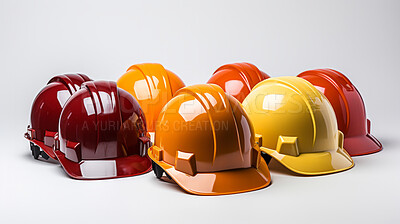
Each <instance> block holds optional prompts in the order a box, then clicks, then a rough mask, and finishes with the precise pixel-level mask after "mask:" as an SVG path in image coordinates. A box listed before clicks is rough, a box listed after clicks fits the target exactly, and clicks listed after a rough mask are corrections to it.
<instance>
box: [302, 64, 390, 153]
mask: <svg viewBox="0 0 400 224" xmlns="http://www.w3.org/2000/svg"><path fill="white" fill-rule="evenodd" d="M298 77H300V78H303V79H306V80H307V81H309V82H311V84H313V85H314V86H315V87H316V88H317V89H318V90H319V91H321V92H322V93H323V94H324V95H325V96H326V97H327V98H328V100H329V101H330V103H331V104H332V106H333V109H334V110H335V114H336V118H337V122H338V126H339V130H341V131H342V132H343V133H344V148H345V149H346V150H347V152H349V154H350V155H351V156H358V155H365V154H370V153H375V152H379V151H381V150H382V144H381V143H380V142H379V141H378V140H377V139H376V138H375V137H374V136H373V135H372V134H371V133H370V131H369V130H368V129H369V126H370V123H369V121H368V120H367V116H366V112H365V105H364V101H363V99H362V97H361V94H360V93H359V92H358V90H357V89H356V87H355V86H354V85H353V84H352V83H351V82H350V80H349V79H348V78H347V77H346V76H345V75H343V74H342V73H340V72H338V71H335V70H332V69H316V70H309V71H305V72H303V73H301V74H299V75H298Z"/></svg>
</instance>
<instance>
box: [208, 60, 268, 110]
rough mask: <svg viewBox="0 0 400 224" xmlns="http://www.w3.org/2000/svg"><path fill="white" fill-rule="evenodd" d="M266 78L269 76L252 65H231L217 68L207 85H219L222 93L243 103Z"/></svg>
mask: <svg viewBox="0 0 400 224" xmlns="http://www.w3.org/2000/svg"><path fill="white" fill-rule="evenodd" d="M268 78H270V77H269V75H267V74H266V73H264V72H262V71H260V70H259V69H258V68H257V67H256V66H255V65H253V64H250V63H233V64H226V65H223V66H221V67H219V68H218V69H217V70H216V71H215V72H214V74H213V76H212V77H211V78H210V79H209V80H208V82H207V83H212V84H217V85H219V86H220V87H221V88H222V89H223V90H224V92H226V93H228V94H229V95H231V96H233V97H235V98H236V99H237V100H239V102H243V100H244V98H246V96H247V95H248V94H249V93H250V91H251V89H252V88H253V87H254V86H255V85H256V84H257V83H259V82H261V81H262V80H264V79H268Z"/></svg>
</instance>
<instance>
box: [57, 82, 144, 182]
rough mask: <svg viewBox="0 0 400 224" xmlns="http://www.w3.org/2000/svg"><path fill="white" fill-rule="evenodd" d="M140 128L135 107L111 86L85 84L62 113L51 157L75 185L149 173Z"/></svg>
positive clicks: (141, 122) (141, 118)
mask: <svg viewBox="0 0 400 224" xmlns="http://www.w3.org/2000/svg"><path fill="white" fill-rule="evenodd" d="M145 122H146V121H145V118H144V114H143V112H142V110H141V109H140V106H139V104H138V103H137V101H136V100H135V99H134V98H133V97H132V96H131V95H130V94H129V93H127V92H126V91H124V90H122V89H119V88H117V86H116V83H115V82H107V81H95V82H87V83H85V84H84V85H83V86H82V89H81V90H79V91H78V92H76V93H75V94H74V95H73V96H72V97H71V98H70V100H69V101H68V102H67V104H66V105H65V107H64V110H63V111H62V114H61V117H60V128H59V143H60V144H59V150H56V155H57V157H58V159H59V161H60V163H61V164H62V165H63V167H64V169H65V171H66V172H67V173H68V174H69V175H70V176H71V177H74V178H78V179H103V178H113V177H124V176H133V175H137V174H141V173H145V172H148V171H149V170H150V169H151V163H150V160H149V158H148V157H147V156H146V151H147V148H148V147H149V145H150V141H149V137H148V133H147V130H146V125H145Z"/></svg>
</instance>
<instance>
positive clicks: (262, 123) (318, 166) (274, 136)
mask: <svg viewBox="0 0 400 224" xmlns="http://www.w3.org/2000/svg"><path fill="white" fill-rule="evenodd" d="M243 107H244V108H245V110H246V112H247V114H248V116H249V118H250V119H251V121H252V122H253V124H254V129H255V133H256V134H259V135H261V136H262V139H263V141H262V146H261V147H260V149H261V151H263V152H265V153H267V154H268V155H269V156H272V157H273V158H275V159H276V160H278V161H279V162H280V163H282V164H283V165H284V166H286V167H287V168H289V169H290V170H292V171H294V172H296V173H300V174H304V175H319V174H328V173H334V172H339V171H343V170H346V169H349V168H351V167H352V166H353V165H354V163H353V160H352V159H351V157H350V156H349V155H348V154H347V152H346V150H345V149H344V148H343V133H342V132H340V131H339V130H338V127H337V123H336V117H335V112H334V111H333V108H332V106H331V104H330V103H329V101H328V99H327V98H326V97H325V96H324V95H323V94H321V93H320V92H319V91H318V90H317V89H316V88H315V87H314V86H313V85H311V84H310V83H309V82H307V81H305V80H304V79H301V78H297V77H280V78H270V79H267V80H264V81H262V82H260V83H258V84H257V85H256V86H255V87H254V88H253V90H252V91H251V92H250V94H249V95H248V96H247V97H246V99H245V100H244V101H243Z"/></svg>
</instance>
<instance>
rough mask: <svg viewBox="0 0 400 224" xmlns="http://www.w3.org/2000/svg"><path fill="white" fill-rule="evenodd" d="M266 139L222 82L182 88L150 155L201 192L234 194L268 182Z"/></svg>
mask: <svg viewBox="0 0 400 224" xmlns="http://www.w3.org/2000/svg"><path fill="white" fill-rule="evenodd" d="M260 144H261V139H260V138H257V139H256V136H255V134H254V130H253V125H252V123H251V122H250V120H249V118H248V117H247V115H246V113H245V111H244V109H243V108H242V105H241V104H240V102H239V101H237V100H236V99H235V98H233V97H232V96H230V95H228V94H225V92H224V91H223V89H221V88H220V87H219V86H217V85H212V84H211V85H209V84H201V85H194V86H189V87H185V88H183V89H181V90H179V91H178V92H177V93H176V95H175V97H174V98H173V99H171V101H169V102H168V103H167V104H166V106H165V107H164V108H163V110H162V111H161V113H160V115H159V118H158V122H157V127H156V133H155V142H154V145H153V146H152V147H151V148H150V149H149V151H148V154H149V156H150V158H151V159H152V160H153V169H154V171H155V174H156V176H157V177H158V178H161V176H162V174H163V172H166V174H167V176H168V177H171V178H172V179H173V180H174V181H175V182H176V183H177V184H178V185H179V186H181V187H182V188H183V189H184V190H186V191H188V192H190V193H193V194H199V195H221V194H233V193H240V192H246V191H252V190H257V189H260V188H263V187H266V186H268V185H269V183H270V181H271V178H270V174H269V170H268V167H267V164H266V163H265V161H264V160H263V159H262V157H261V153H260V149H259V146H260Z"/></svg>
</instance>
